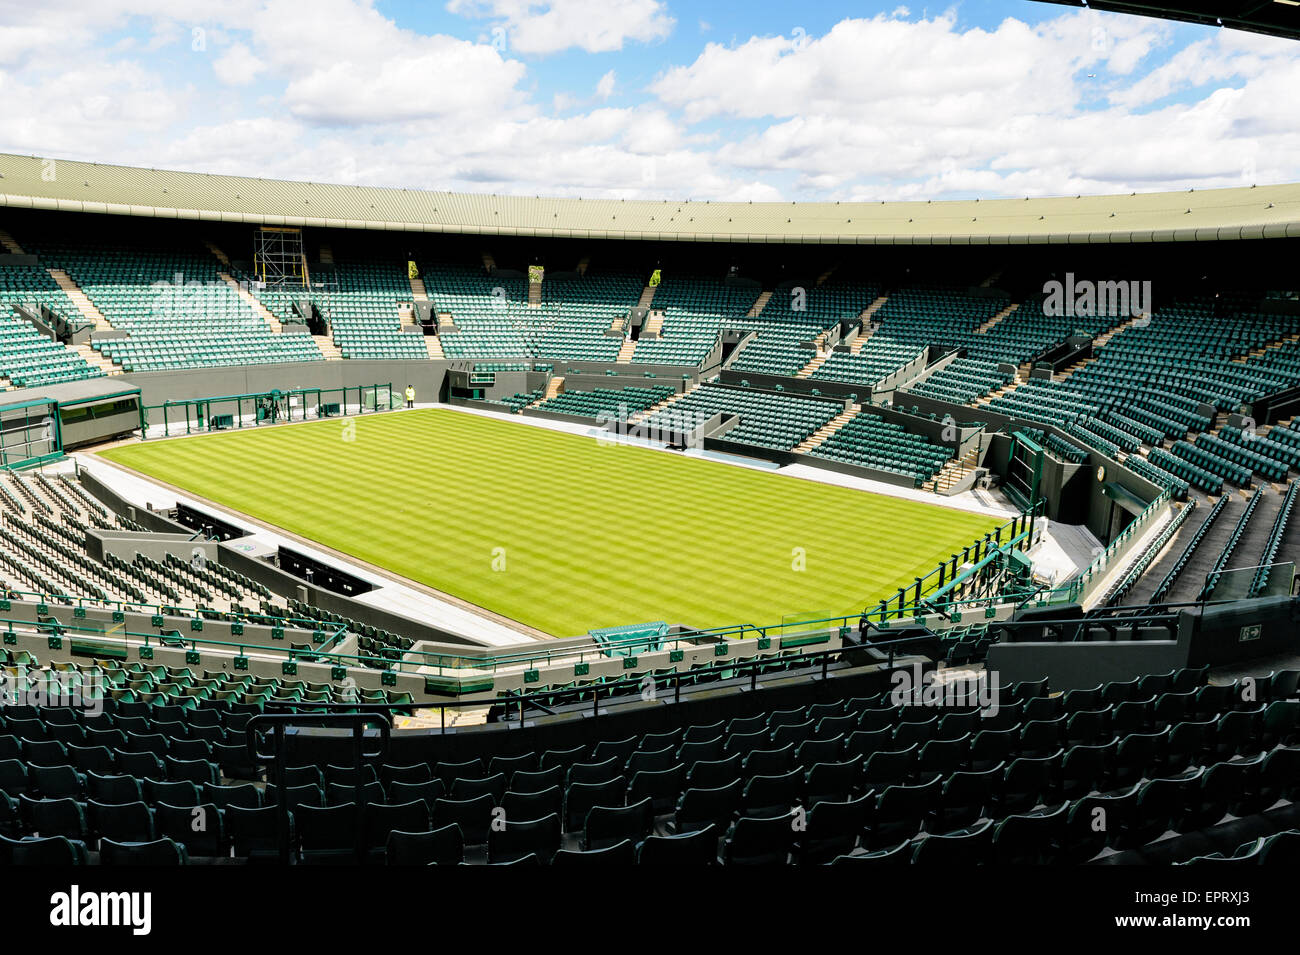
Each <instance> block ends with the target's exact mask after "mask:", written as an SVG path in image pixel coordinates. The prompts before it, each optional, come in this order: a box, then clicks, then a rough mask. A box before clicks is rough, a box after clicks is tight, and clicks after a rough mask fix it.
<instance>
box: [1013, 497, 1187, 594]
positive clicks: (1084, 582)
mask: <svg viewBox="0 0 1300 955" xmlns="http://www.w3.org/2000/svg"><path fill="white" fill-rule="evenodd" d="M1172 500H1173V489H1172V488H1165V489H1164V490H1163V491H1161V492H1160V493H1159V494H1158V495H1156V497H1155V498H1154V499H1153V500H1152V501H1151V503H1150V504H1148V505H1147V506H1146V507H1145V508H1144V509H1143V511H1142V513H1141V514H1139V515H1138V516H1137V517H1135V518H1134V519H1133V520H1132V521H1130V522H1129V525H1128V526H1127V527H1125V528H1124V529H1123V530H1122V531H1120V532H1119V534H1117V535H1116V536H1115V539H1114V540H1113V541H1111V542H1110V544H1109V545H1108V546H1107V547H1106V549H1105V550H1103V551H1102V552H1101V553H1100V554H1098V555H1097V556H1096V557H1095V558H1093V560H1092V563H1090V564H1089V565H1088V566H1087V567H1086V568H1084V570H1083V572H1082V573H1080V574H1079V575H1078V576H1077V577H1075V578H1074V579H1073V580H1071V581H1070V582H1069V583H1067V584H1065V585H1064V586H1062V587H1057V588H1056V589H1055V590H1050V591H1047V592H1046V593H1044V594H1042V595H1041V596H1040V597H1039V598H1038V605H1039V606H1043V605H1045V604H1053V603H1080V602H1082V601H1084V600H1086V599H1087V598H1088V597H1089V596H1091V594H1092V591H1093V590H1094V589H1095V588H1096V587H1097V586H1098V585H1099V584H1101V582H1102V580H1103V579H1104V578H1105V576H1106V572H1107V571H1108V570H1109V569H1110V567H1111V565H1113V564H1114V563H1115V562H1116V561H1118V560H1123V559H1124V558H1125V557H1126V556H1128V552H1129V550H1130V549H1131V548H1132V546H1133V544H1135V543H1136V542H1137V539H1138V538H1139V537H1140V536H1141V535H1142V533H1143V532H1144V531H1145V530H1146V529H1147V528H1148V527H1149V526H1150V525H1151V522H1152V521H1153V520H1155V519H1156V518H1157V517H1159V516H1160V515H1161V514H1163V513H1164V512H1165V508H1166V507H1167V506H1168V504H1169V503H1170V502H1171V501H1172Z"/></svg>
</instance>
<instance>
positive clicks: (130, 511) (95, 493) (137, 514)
mask: <svg viewBox="0 0 1300 955" xmlns="http://www.w3.org/2000/svg"><path fill="white" fill-rule="evenodd" d="M78 479H79V480H80V481H81V486H82V487H83V488H85V490H86V491H87V493H89V494H90V496H91V497H94V498H96V499H97V500H99V501H102V502H103V503H104V504H105V505H106V506H107V507H108V509H109V510H110V511H115V512H117V513H119V514H123V515H125V516H126V517H128V518H130V519H131V520H133V521H135V522H136V523H137V524H141V525H143V526H144V527H146V528H148V529H149V530H151V531H157V532H160V533H163V534H192V533H193V531H191V530H190V529H189V528H188V527H186V526H185V525H183V524H178V523H177V522H176V521H173V520H172V519H171V518H170V517H167V516H166V515H164V514H159V513H156V512H155V511H151V510H149V509H148V508H145V507H136V506H135V505H134V504H132V503H130V502H129V501H127V499H126V498H124V497H122V495H120V494H118V493H117V492H116V491H114V490H113V489H112V488H110V487H109V486H108V485H106V484H104V482H102V481H100V480H99V479H98V478H97V477H95V476H94V475H93V474H91V473H90V472H89V471H81V472H80V474H79V475H78Z"/></svg>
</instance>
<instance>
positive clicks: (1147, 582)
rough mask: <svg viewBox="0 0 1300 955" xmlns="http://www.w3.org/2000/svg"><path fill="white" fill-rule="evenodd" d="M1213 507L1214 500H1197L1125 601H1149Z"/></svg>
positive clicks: (1139, 602) (1141, 602) (1137, 603)
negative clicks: (1192, 509)
mask: <svg viewBox="0 0 1300 955" xmlns="http://www.w3.org/2000/svg"><path fill="white" fill-rule="evenodd" d="M1184 506H1185V507H1186V506H1187V505H1184ZM1213 507H1214V502H1213V501H1211V500H1205V499H1202V500H1199V501H1198V502H1197V505H1196V510H1194V511H1192V513H1191V514H1189V515H1188V516H1187V518H1186V519H1185V520H1184V521H1183V524H1182V526H1181V527H1179V528H1178V530H1177V531H1176V532H1175V533H1174V536H1173V537H1171V538H1170V539H1169V542H1168V543H1166V544H1165V546H1164V549H1163V550H1162V551H1161V552H1160V553H1159V554H1158V555H1157V556H1156V559H1155V560H1154V561H1153V562H1152V563H1151V564H1150V565H1149V566H1148V567H1147V571H1146V573H1145V574H1143V575H1142V576H1141V577H1139V578H1138V581H1137V583H1136V584H1134V585H1133V589H1132V590H1130V591H1129V594H1128V596H1127V597H1126V598H1125V600H1124V602H1125V603H1129V604H1135V605H1141V604H1145V603H1148V602H1150V600H1151V595H1152V594H1153V593H1155V589H1156V588H1157V587H1159V586H1160V582H1161V581H1162V580H1164V579H1165V577H1166V576H1168V574H1169V570H1170V568H1172V567H1173V566H1174V564H1175V563H1176V562H1177V561H1178V558H1179V556H1180V555H1181V554H1182V552H1183V550H1184V549H1186V547H1187V542H1188V541H1190V540H1191V539H1192V538H1193V537H1195V536H1196V531H1197V529H1198V528H1199V527H1200V526H1201V525H1202V524H1204V523H1205V518H1206V517H1207V516H1208V515H1209V513H1210V510H1211V508H1213Z"/></svg>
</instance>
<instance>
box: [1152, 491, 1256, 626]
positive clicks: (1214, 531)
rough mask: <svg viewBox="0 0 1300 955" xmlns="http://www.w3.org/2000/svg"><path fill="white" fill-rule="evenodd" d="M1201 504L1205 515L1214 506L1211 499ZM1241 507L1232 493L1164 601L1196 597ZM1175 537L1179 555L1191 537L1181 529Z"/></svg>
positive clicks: (1154, 583) (1242, 509)
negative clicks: (1178, 539)
mask: <svg viewBox="0 0 1300 955" xmlns="http://www.w3.org/2000/svg"><path fill="white" fill-rule="evenodd" d="M1202 506H1204V507H1205V513H1206V515H1208V514H1209V513H1210V509H1211V508H1212V507H1213V506H1214V505H1213V501H1209V502H1207V503H1206V504H1205V505H1202ZM1245 509H1246V501H1245V500H1244V499H1243V498H1242V496H1241V495H1240V494H1238V493H1235V492H1232V496H1231V498H1230V499H1229V501H1228V503H1227V505H1226V506H1225V507H1224V510H1223V513H1222V514H1220V515H1219V518H1218V520H1216V521H1215V522H1214V526H1213V527H1211V528H1210V529H1209V531H1208V532H1206V535H1205V539H1204V540H1202V541H1201V543H1200V546H1199V547H1197V548H1196V553H1195V554H1193V555H1192V557H1191V559H1190V560H1189V561H1188V562H1187V566H1185V567H1184V568H1183V571H1182V573H1181V574H1179V575H1178V580H1177V581H1175V582H1174V586H1173V588H1172V589H1171V590H1170V591H1169V593H1168V594H1167V595H1166V596H1165V602H1167V603H1180V602H1188V601H1193V600H1196V598H1197V596H1198V595H1199V594H1200V592H1201V588H1202V587H1203V586H1204V585H1205V576H1206V575H1207V574H1208V573H1209V572H1210V571H1211V570H1213V569H1214V564H1215V562H1216V561H1218V559H1219V555H1220V554H1221V553H1222V552H1223V545H1224V544H1226V543H1227V542H1228V538H1229V537H1231V536H1232V531H1233V529H1234V528H1235V527H1236V526H1237V521H1238V520H1240V519H1241V513H1242V511H1244V510H1245ZM1197 510H1200V508H1199V507H1198V508H1197ZM1251 523H1254V521H1253V520H1252V522H1251ZM1178 536H1179V537H1181V538H1183V543H1182V545H1181V546H1180V547H1179V548H1178V553H1179V554H1181V553H1182V551H1183V549H1184V548H1186V546H1187V541H1190V540H1191V539H1192V536H1191V535H1190V534H1187V533H1186V529H1185V528H1184V529H1183V530H1181V531H1180V532H1179V534H1178ZM1144 576H1145V575H1144ZM1163 579H1164V576H1163V575H1161V576H1160V577H1158V578H1157V579H1156V580H1155V581H1154V582H1153V583H1152V584H1151V589H1152V590H1154V589H1155V588H1156V587H1158V586H1159V585H1160V581H1161V580H1163ZM1148 592H1149V591H1148Z"/></svg>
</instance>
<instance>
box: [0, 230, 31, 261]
mask: <svg viewBox="0 0 1300 955" xmlns="http://www.w3.org/2000/svg"><path fill="white" fill-rule="evenodd" d="M0 247H2V248H4V250H5V252H7V253H9V254H10V255H26V254H27V253H26V252H24V251H23V247H22V246H21V245H19V244H18V243H17V242H15V241H14V237H13V236H11V235H10V234H9V233H8V232H6V231H5V230H4V229H0Z"/></svg>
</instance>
